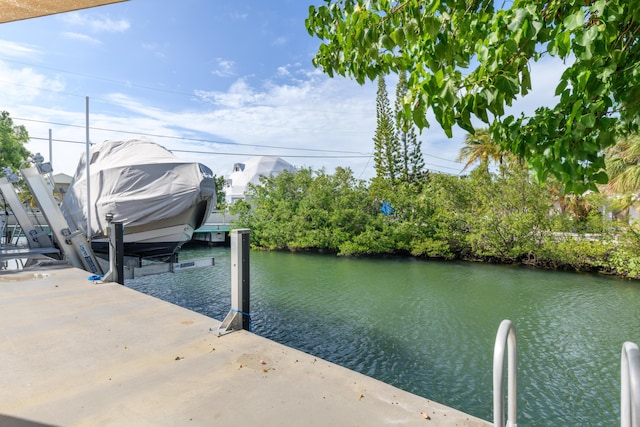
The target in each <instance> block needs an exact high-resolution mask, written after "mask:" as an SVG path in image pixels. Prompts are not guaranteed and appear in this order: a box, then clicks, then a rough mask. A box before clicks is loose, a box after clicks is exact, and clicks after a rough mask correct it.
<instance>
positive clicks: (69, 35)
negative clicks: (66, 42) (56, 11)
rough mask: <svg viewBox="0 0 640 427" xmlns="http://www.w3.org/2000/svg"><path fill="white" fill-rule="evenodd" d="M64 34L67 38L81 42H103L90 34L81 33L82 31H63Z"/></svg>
mask: <svg viewBox="0 0 640 427" xmlns="http://www.w3.org/2000/svg"><path fill="white" fill-rule="evenodd" d="M62 36H63V37H65V38H67V39H71V40H78V41H81V42H86V43H90V44H102V42H101V41H100V40H98V39H95V38H93V37H91V36H88V35H86V34H80V33H73V32H70V31H66V32H64V33H62Z"/></svg>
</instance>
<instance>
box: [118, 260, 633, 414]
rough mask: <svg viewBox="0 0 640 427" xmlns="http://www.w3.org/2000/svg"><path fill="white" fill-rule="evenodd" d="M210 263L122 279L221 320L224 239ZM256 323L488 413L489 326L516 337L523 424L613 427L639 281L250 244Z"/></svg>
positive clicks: (226, 280)
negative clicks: (503, 326) (507, 328)
mask: <svg viewBox="0 0 640 427" xmlns="http://www.w3.org/2000/svg"><path fill="white" fill-rule="evenodd" d="M180 256H181V260H185V259H188V258H200V257H211V256H212V257H215V264H216V265H215V266H214V267H207V268H201V269H197V270H190V271H183V272H179V273H175V274H163V275H159V276H147V277H143V278H139V279H135V280H131V281H127V283H126V285H127V286H129V287H131V288H134V289H137V290H139V291H141V292H144V293H147V294H150V295H154V296H156V297H158V298H161V299H164V300H167V301H170V302H172V303H175V304H177V305H180V306H182V307H186V308H189V309H191V310H194V311H196V312H199V313H202V314H205V315H207V316H210V317H213V318H215V319H218V320H222V319H223V318H224V316H225V315H226V314H227V312H228V311H229V305H230V294H231V291H230V280H231V279H230V276H231V275H230V251H229V249H228V248H201V249H187V250H183V251H182V252H181V254H180ZM250 260H251V261H250V262H251V264H250V265H251V273H250V277H251V314H252V328H253V332H255V333H256V334H258V335H261V336H264V337H267V338H270V339H273V340H274V341H277V342H280V343H282V344H286V345H288V346H291V347H294V348H297V349H299V350H302V351H304V352H307V353H310V354H313V355H315V356H318V357H321V358H324V359H326V360H329V361H331V362H334V363H337V364H340V365H343V366H345V367H347V368H350V369H353V370H356V371H358V372H361V373H363V374H366V375H369V376H371V377H374V378H377V379H379V380H382V381H384V382H387V383H389V384H392V385H394V386H396V387H399V388H402V389H405V390H408V391H410V392H412V393H415V394H418V395H421V396H424V397H426V398H429V399H432V400H435V401H438V402H440V403H443V404H446V405H448V406H451V407H454V408H457V409H460V410H462V411H464V412H467V413H469V414H472V415H475V416H477V417H480V418H484V419H486V420H492V419H493V415H492V411H493V406H492V405H493V403H492V373H491V370H492V356H493V346H494V343H495V337H496V332H497V329H498V326H499V324H500V322H501V321H502V320H503V319H511V320H512V321H513V322H514V324H515V326H516V329H517V343H518V353H519V354H518V425H520V426H611V425H616V424H619V422H620V421H619V412H620V410H619V400H620V351H621V348H622V344H623V342H624V341H633V342H636V343H640V284H639V283H637V282H630V281H623V280H619V279H615V278H609V277H599V276H593V275H585V274H575V273H561V272H550V271H540V270H532V269H527V268H520V267H511V266H495V265H486V264H473V263H461V262H431V261H429V262H425V261H420V260H413V259H354V258H337V257H334V256H331V255H310V254H290V253H280V252H255V251H253V252H251V254H250Z"/></svg>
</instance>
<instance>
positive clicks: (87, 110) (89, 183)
mask: <svg viewBox="0 0 640 427" xmlns="http://www.w3.org/2000/svg"><path fill="white" fill-rule="evenodd" d="M86 112H87V114H86V124H85V128H86V131H87V141H86V144H87V146H86V163H87V164H86V175H87V240H88V241H89V242H91V209H92V208H93V205H92V203H91V168H90V166H89V161H90V160H91V156H90V155H89V148H90V144H91V143H90V142H89V97H88V96H87V97H86Z"/></svg>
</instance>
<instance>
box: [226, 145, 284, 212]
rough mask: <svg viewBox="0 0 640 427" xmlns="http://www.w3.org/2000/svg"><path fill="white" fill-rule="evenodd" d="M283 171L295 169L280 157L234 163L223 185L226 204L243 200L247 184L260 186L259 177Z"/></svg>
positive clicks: (261, 157) (265, 157)
mask: <svg viewBox="0 0 640 427" xmlns="http://www.w3.org/2000/svg"><path fill="white" fill-rule="evenodd" d="M284 170H287V171H290V172H295V171H296V168H295V167H294V166H293V165H292V164H291V163H289V162H287V161H285V160H283V159H281V158H280V157H270V156H257V157H251V158H250V159H248V160H246V161H245V162H244V163H236V164H235V165H233V172H231V175H229V178H228V179H227V180H226V182H225V185H224V193H225V200H226V202H227V203H228V204H232V203H234V202H235V201H236V200H244V198H245V197H244V193H245V192H246V190H247V186H248V185H249V184H260V177H261V176H275V175H278V174H279V173H280V172H282V171H284Z"/></svg>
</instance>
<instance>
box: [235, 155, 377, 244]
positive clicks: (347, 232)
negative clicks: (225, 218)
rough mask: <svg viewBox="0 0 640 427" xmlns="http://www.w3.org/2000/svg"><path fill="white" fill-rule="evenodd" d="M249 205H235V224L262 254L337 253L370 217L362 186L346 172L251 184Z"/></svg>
mask: <svg viewBox="0 0 640 427" xmlns="http://www.w3.org/2000/svg"><path fill="white" fill-rule="evenodd" d="M247 196H248V198H249V199H250V200H251V202H250V204H249V203H236V205H237V206H234V211H233V212H235V213H238V214H239V215H240V217H239V220H238V224H239V225H240V226H243V227H249V228H251V229H252V230H253V232H252V234H251V237H252V242H253V244H254V245H255V246H259V247H264V248H267V249H289V250H307V249H322V250H327V251H331V252H337V251H338V250H339V247H340V245H341V244H343V243H344V241H346V240H347V239H348V238H349V237H350V236H351V235H352V234H354V233H356V234H357V233H360V232H362V231H363V230H364V229H365V227H366V223H367V221H368V218H369V216H370V215H371V214H372V211H373V208H372V207H371V206H372V204H371V202H370V200H369V199H368V193H367V189H366V187H365V185H364V183H363V182H362V181H360V180H357V179H355V178H354V177H353V173H352V172H351V170H350V169H344V168H337V169H336V172H335V174H333V175H329V174H327V173H325V172H324V171H322V170H321V171H317V172H315V173H314V172H313V171H312V170H311V169H308V168H302V169H300V170H299V171H298V172H289V171H283V172H282V173H280V174H278V175H277V176H270V177H262V178H261V185H250V187H249V191H248V194H247Z"/></svg>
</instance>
